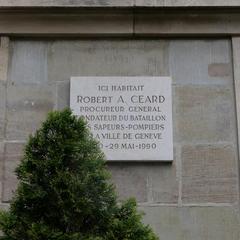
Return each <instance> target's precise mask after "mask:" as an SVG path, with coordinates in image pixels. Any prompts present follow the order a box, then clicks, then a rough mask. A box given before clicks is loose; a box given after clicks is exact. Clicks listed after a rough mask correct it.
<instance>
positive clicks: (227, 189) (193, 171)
mask: <svg viewBox="0 0 240 240" xmlns="http://www.w3.org/2000/svg"><path fill="white" fill-rule="evenodd" d="M181 155H182V200H183V203H208V202H211V203H236V202H237V200H238V170H237V169H238V167H237V150H236V147H233V146H231V145H216V146H212V145H197V146H184V147H183V148H182V154H181Z"/></svg>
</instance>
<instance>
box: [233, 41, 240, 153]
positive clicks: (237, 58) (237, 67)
mask: <svg viewBox="0 0 240 240" xmlns="http://www.w3.org/2000/svg"><path fill="white" fill-rule="evenodd" d="M232 49H233V71H234V88H235V89H234V90H235V103H236V117H237V129H236V132H237V136H238V156H240V146H239V145H240V38H239V37H234V38H232Z"/></svg>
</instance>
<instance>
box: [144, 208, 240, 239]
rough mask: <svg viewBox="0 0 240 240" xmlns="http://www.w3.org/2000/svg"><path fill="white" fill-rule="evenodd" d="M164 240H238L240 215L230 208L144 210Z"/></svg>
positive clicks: (146, 219)
mask: <svg viewBox="0 0 240 240" xmlns="http://www.w3.org/2000/svg"><path fill="white" fill-rule="evenodd" d="M141 209H142V210H143V211H144V212H145V213H146V215H145V217H144V221H145V222H146V223H148V224H150V225H151V226H152V227H153V228H154V230H155V232H157V233H158V234H159V236H160V238H161V240H230V239H231V240H239V239H240V232H239V228H240V225H239V215H238V213H237V212H235V211H234V209H233V208H231V207H159V206H154V207H149V206H148V207H141Z"/></svg>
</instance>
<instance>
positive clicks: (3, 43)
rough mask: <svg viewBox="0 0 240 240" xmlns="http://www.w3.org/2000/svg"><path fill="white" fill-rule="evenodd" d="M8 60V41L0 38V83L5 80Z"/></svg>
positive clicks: (6, 38) (5, 38)
mask: <svg viewBox="0 0 240 240" xmlns="http://www.w3.org/2000/svg"><path fill="white" fill-rule="evenodd" d="M8 58H9V39H8V37H0V81H6V80H7V73H8Z"/></svg>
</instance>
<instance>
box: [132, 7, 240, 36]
mask: <svg viewBox="0 0 240 240" xmlns="http://www.w3.org/2000/svg"><path fill="white" fill-rule="evenodd" d="M214 10H216V9H214ZM134 19H135V22H134V35H135V36H165V37H166V36H172V37H174V36H175V37H176V36H179V37H184V36H185V37H186V38H187V37H189V36H195V37H196V38H197V37H198V36H199V35H201V36H203V35H205V36H206V35H208V36H212V37H216V36H219V35H220V34H228V35H235V34H239V32H240V28H239V21H240V17H239V14H238V13H236V14H235V13H230V12H229V13H222V14H221V13H216V12H215V13H214V11H213V12H212V13H210V14H207V13H206V12H204V14H201V13H196V12H194V11H193V12H192V13H188V12H183V11H182V12H178V13H176V12H172V13H171V12H170V13H169V14H161V13H160V10H159V12H156V13H152V14H148V13H142V14H137V15H136V16H135V18H134Z"/></svg>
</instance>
